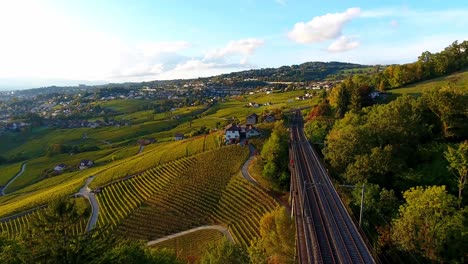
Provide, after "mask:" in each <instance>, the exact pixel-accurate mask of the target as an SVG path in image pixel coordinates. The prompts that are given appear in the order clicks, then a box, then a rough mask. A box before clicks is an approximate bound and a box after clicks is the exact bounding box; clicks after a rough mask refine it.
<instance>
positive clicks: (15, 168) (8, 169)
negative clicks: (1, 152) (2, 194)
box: [0, 162, 22, 186]
mask: <svg viewBox="0 0 468 264" xmlns="http://www.w3.org/2000/svg"><path fill="white" fill-rule="evenodd" d="M21 164H22V162H18V163H13V164H8V165H2V166H0V186H3V185H5V184H7V182H8V181H9V180H10V179H11V178H13V177H14V176H15V175H16V174H17V173H18V172H19V171H20V170H21Z"/></svg>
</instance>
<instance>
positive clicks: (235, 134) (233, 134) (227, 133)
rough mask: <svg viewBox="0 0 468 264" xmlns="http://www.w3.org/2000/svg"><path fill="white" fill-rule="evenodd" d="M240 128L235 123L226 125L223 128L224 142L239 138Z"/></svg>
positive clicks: (234, 140)
mask: <svg viewBox="0 0 468 264" xmlns="http://www.w3.org/2000/svg"><path fill="white" fill-rule="evenodd" d="M240 131H241V128H240V127H239V126H236V125H232V124H231V125H228V126H227V127H226V129H225V130H224V142H226V143H231V142H236V141H238V140H239V139H240Z"/></svg>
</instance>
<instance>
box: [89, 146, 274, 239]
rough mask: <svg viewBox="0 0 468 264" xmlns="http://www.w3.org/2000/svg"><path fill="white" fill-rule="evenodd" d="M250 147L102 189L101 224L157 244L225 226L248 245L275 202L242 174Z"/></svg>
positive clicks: (156, 170) (221, 151) (199, 157)
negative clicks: (183, 233)
mask: <svg viewBox="0 0 468 264" xmlns="http://www.w3.org/2000/svg"><path fill="white" fill-rule="evenodd" d="M247 157H248V149H247V148H245V147H239V146H228V147H223V148H220V149H216V150H213V151H209V152H205V153H202V154H198V155H196V156H192V157H191V158H184V159H180V160H177V161H174V162H171V163H168V164H166V165H164V166H160V167H157V168H154V169H150V170H147V171H145V172H144V173H143V174H141V175H140V176H137V177H133V178H131V179H129V180H125V181H120V182H117V183H115V184H112V185H109V186H107V187H105V188H103V189H102V191H101V192H100V193H99V194H98V196H97V197H98V201H99V203H100V206H101V208H102V209H101V210H102V214H101V216H100V219H99V225H100V226H106V225H107V226H113V227H114V228H116V230H117V232H118V233H119V234H121V235H125V236H126V237H131V238H136V239H143V240H154V239H157V238H161V237H164V236H166V235H169V234H173V233H177V232H180V231H184V230H187V229H190V228H193V227H198V226H202V225H209V224H221V225H224V226H226V227H228V228H229V229H230V231H231V233H232V234H233V236H234V239H235V240H236V242H238V243H240V244H241V245H245V246H248V245H249V244H250V240H251V239H253V238H255V237H257V236H258V235H259V220H260V218H261V217H262V216H263V215H264V214H265V213H266V212H269V211H272V210H273V209H274V208H275V207H276V206H277V204H276V202H275V201H274V200H273V199H271V198H270V197H269V196H268V195H267V194H266V193H264V192H263V191H262V190H260V189H259V188H257V187H255V186H253V185H251V184H249V183H248V182H247V181H246V180H245V179H243V178H242V177H241V176H240V175H237V174H238V173H239V170H240V168H241V166H242V164H243V163H244V162H245V160H246V159H247Z"/></svg>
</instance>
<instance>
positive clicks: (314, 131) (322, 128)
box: [304, 119, 333, 146]
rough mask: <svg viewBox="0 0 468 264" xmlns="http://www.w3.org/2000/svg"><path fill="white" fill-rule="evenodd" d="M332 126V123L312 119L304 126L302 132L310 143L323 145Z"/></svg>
mask: <svg viewBox="0 0 468 264" xmlns="http://www.w3.org/2000/svg"><path fill="white" fill-rule="evenodd" d="M332 126H333V123H332V122H330V121H328V120H320V119H314V120H312V121H309V122H307V123H306V124H305V125H304V132H305V134H306V136H307V138H308V139H309V140H310V141H311V142H312V143H319V144H323V142H324V141H325V138H326V136H327V134H328V132H329V131H330V130H331V128H332ZM321 146H323V145H321Z"/></svg>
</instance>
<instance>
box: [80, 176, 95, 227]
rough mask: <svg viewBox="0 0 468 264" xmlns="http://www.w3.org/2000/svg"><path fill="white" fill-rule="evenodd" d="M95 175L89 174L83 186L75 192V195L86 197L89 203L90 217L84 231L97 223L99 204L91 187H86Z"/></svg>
mask: <svg viewBox="0 0 468 264" xmlns="http://www.w3.org/2000/svg"><path fill="white" fill-rule="evenodd" d="M95 177H96V176H91V177H89V178H88V179H87V180H86V183H85V185H84V186H83V187H81V189H80V191H79V192H78V193H76V194H75V196H82V197H85V198H86V199H88V201H89V204H90V205H91V217H90V218H89V220H88V226H87V227H86V231H88V232H89V231H91V230H92V229H93V228H94V227H95V226H96V223H97V220H98V215H99V204H98V202H97V200H96V196H95V195H94V193H93V192H91V189H90V188H89V187H88V186H89V184H90V183H91V182H92V181H93V180H94V178H95Z"/></svg>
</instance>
